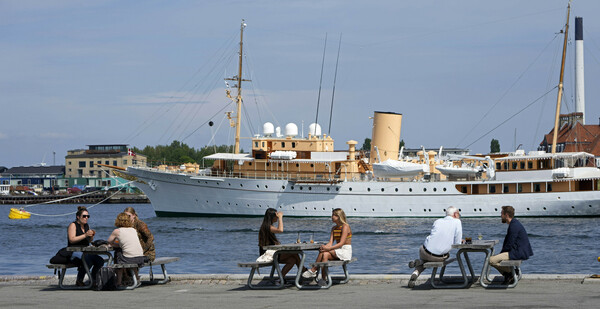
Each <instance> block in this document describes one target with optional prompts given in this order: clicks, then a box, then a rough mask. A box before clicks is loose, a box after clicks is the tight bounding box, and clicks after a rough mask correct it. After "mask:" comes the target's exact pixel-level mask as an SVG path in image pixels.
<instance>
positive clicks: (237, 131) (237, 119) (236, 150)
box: [225, 19, 250, 153]
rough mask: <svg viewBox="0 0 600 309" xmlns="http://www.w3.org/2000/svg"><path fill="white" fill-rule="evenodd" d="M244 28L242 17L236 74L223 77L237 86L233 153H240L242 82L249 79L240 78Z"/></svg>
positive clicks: (228, 94)
mask: <svg viewBox="0 0 600 309" xmlns="http://www.w3.org/2000/svg"><path fill="white" fill-rule="evenodd" d="M244 28H246V23H245V22H244V20H243V19H242V24H241V26H240V52H239V62H238V74H237V76H234V77H230V78H225V80H232V81H236V82H237V84H236V85H234V87H235V88H237V97H236V98H235V101H236V104H237V113H236V115H235V125H232V126H235V148H234V150H233V153H240V127H241V126H240V123H241V119H242V82H249V81H250V80H249V79H243V78H242V59H243V47H244ZM227 97H229V98H231V95H230V93H229V90H227Z"/></svg>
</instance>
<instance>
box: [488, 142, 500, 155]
mask: <svg viewBox="0 0 600 309" xmlns="http://www.w3.org/2000/svg"><path fill="white" fill-rule="evenodd" d="M496 152H500V142H499V141H498V140H497V139H495V138H492V142H491V143H490V153H496Z"/></svg>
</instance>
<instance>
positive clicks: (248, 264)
mask: <svg viewBox="0 0 600 309" xmlns="http://www.w3.org/2000/svg"><path fill="white" fill-rule="evenodd" d="M238 266H239V267H251V268H252V269H251V270H250V275H249V276H248V284H247V285H248V287H249V288H251V289H273V288H276V289H282V288H283V287H284V286H285V282H284V280H283V278H282V276H281V272H280V270H279V269H278V268H277V267H275V263H273V261H271V262H246V263H238ZM261 267H271V274H270V275H269V280H270V281H271V282H275V280H274V278H273V275H274V274H275V271H276V270H277V276H278V278H279V284H278V285H277V284H274V285H267V286H261V285H254V284H252V279H253V278H254V273H255V272H258V273H259V274H260V270H259V269H260V268H261Z"/></svg>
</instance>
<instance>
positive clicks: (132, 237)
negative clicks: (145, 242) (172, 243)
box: [108, 212, 144, 287]
mask: <svg viewBox="0 0 600 309" xmlns="http://www.w3.org/2000/svg"><path fill="white" fill-rule="evenodd" d="M115 226H116V227H117V228H116V229H114V230H113V232H112V233H111V234H110V236H109V237H108V243H109V244H111V246H113V247H120V248H121V250H115V260H116V263H117V264H138V265H142V264H144V250H143V249H142V245H141V244H140V240H139V238H138V234H137V231H136V230H135V229H134V228H133V222H132V221H131V219H130V218H129V215H127V214H126V213H124V212H122V213H120V214H119V215H117V219H116V220H115ZM123 272H124V269H122V268H119V269H117V271H116V273H117V287H118V286H120V285H121V280H122V278H123ZM134 272H135V276H136V277H137V278H138V284H139V282H140V281H139V276H138V269H137V268H135V269H134Z"/></svg>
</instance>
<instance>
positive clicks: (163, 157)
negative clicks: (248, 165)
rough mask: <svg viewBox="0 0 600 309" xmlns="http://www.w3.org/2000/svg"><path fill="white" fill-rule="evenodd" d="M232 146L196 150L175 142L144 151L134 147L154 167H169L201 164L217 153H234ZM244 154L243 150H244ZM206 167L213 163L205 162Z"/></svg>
mask: <svg viewBox="0 0 600 309" xmlns="http://www.w3.org/2000/svg"><path fill="white" fill-rule="evenodd" d="M232 150H233V147H232V146H230V145H220V146H204V147H202V148H200V149H195V148H193V147H190V146H188V145H186V144H185V143H182V142H180V141H173V142H172V143H171V144H170V145H157V146H146V147H144V148H143V149H139V148H137V147H133V151H134V152H135V153H139V154H143V155H145V156H146V157H148V162H150V163H152V164H153V165H156V164H163V163H166V164H168V165H179V164H183V163H200V162H201V161H202V158H204V157H206V156H208V155H211V154H213V153H217V152H232ZM242 152H243V150H242ZM205 163H206V165H210V164H212V162H209V161H207V162H205Z"/></svg>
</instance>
